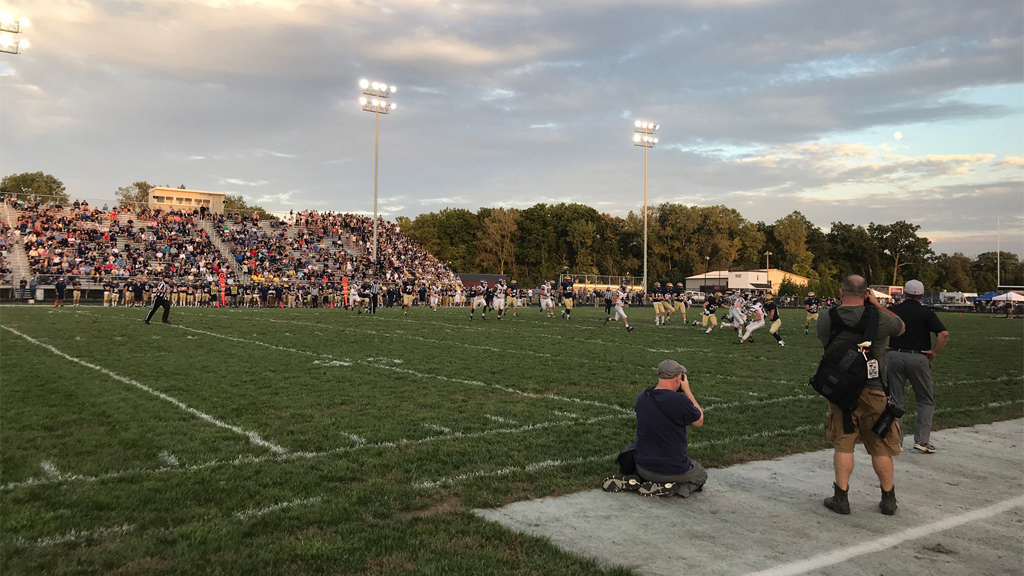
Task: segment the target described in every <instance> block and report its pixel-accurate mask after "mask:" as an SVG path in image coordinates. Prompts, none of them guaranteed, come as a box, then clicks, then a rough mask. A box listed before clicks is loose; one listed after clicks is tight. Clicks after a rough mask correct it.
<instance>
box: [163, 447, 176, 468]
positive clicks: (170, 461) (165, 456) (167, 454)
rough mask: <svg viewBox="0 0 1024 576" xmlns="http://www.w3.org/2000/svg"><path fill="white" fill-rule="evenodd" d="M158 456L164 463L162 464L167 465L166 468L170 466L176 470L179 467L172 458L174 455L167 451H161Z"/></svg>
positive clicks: (174, 458)
mask: <svg viewBox="0 0 1024 576" xmlns="http://www.w3.org/2000/svg"><path fill="white" fill-rule="evenodd" d="M159 456H160V459H161V460H163V461H164V464H167V465H168V466H171V467H172V468H176V467H178V466H181V463H180V462H178V459H177V458H176V457H175V456H174V454H171V453H170V452H168V451H167V450H161V451H160V454H159Z"/></svg>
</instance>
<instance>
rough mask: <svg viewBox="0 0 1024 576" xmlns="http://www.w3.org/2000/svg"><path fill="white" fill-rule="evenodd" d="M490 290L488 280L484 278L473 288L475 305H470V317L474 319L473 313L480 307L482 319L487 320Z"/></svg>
mask: <svg viewBox="0 0 1024 576" xmlns="http://www.w3.org/2000/svg"><path fill="white" fill-rule="evenodd" d="M489 292H490V290H488V289H487V282H484V281H483V280H481V281H480V284H479V285H478V286H477V287H476V288H474V289H473V294H474V296H473V305H472V306H470V307H469V319H470V320H472V319H473V313H474V312H476V309H477V308H479V309H480V319H481V320H487V295H488V293H489Z"/></svg>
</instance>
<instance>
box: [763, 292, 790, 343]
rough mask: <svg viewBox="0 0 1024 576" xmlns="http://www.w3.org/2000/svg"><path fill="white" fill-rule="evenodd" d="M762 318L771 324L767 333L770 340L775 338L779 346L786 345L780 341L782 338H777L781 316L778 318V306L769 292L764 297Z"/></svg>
mask: <svg viewBox="0 0 1024 576" xmlns="http://www.w3.org/2000/svg"><path fill="white" fill-rule="evenodd" d="M764 317H765V319H766V320H767V321H768V322H771V323H772V324H771V327H770V328H769V329H768V333H769V334H771V335H772V338H775V341H776V342H778V343H779V346H785V345H786V343H785V342H783V341H782V336H779V328H781V327H782V316H779V306H778V305H777V304H776V303H775V297H774V296H772V295H771V293H770V292H769V293H768V294H765V295H764Z"/></svg>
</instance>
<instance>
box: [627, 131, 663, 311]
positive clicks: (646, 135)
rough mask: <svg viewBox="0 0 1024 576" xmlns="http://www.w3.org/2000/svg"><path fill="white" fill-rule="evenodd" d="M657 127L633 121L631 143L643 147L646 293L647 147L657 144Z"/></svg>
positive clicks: (645, 288)
mask: <svg viewBox="0 0 1024 576" xmlns="http://www.w3.org/2000/svg"><path fill="white" fill-rule="evenodd" d="M658 128H659V126H658V125H657V124H655V123H654V122H646V121H644V120H637V121H636V122H634V123H633V132H634V134H633V145H634V146H640V147H641V148H643V149H644V294H647V149H648V148H654V146H655V145H657V144H658V139H657V138H656V137H655V136H654V133H655V132H657V131H658Z"/></svg>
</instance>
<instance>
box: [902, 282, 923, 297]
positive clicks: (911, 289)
mask: <svg viewBox="0 0 1024 576" xmlns="http://www.w3.org/2000/svg"><path fill="white" fill-rule="evenodd" d="M903 291H904V292H906V293H907V294H910V295H911V296H921V295H923V294H924V284H922V283H921V281H920V280H910V281H909V282H907V284H906V286H904V287H903Z"/></svg>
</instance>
